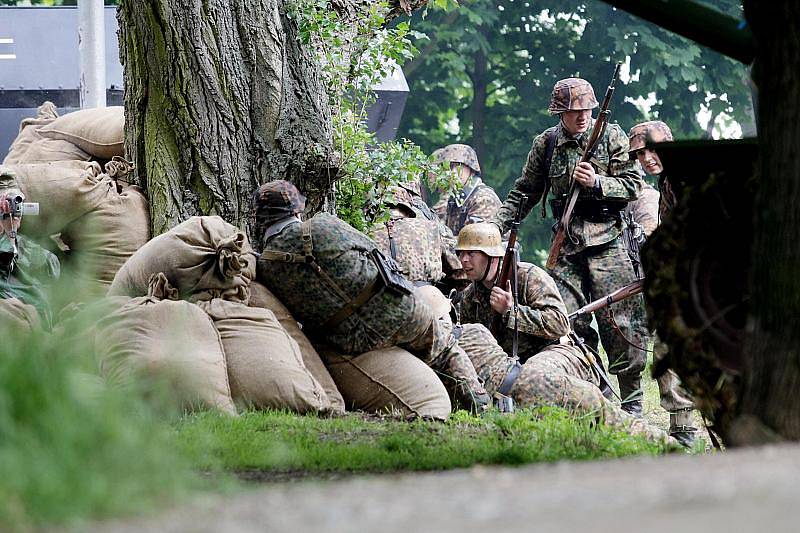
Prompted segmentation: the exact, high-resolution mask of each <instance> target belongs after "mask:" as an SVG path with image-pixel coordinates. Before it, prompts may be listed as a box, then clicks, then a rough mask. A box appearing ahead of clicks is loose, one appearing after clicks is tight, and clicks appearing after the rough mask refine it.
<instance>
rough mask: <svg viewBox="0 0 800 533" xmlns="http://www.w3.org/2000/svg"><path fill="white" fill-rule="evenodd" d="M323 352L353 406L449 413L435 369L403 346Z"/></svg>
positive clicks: (409, 413) (440, 416)
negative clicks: (352, 353)
mask: <svg viewBox="0 0 800 533" xmlns="http://www.w3.org/2000/svg"><path fill="white" fill-rule="evenodd" d="M321 355H322V358H323V360H324V361H325V363H326V365H327V367H328V371H330V374H331V377H333V380H334V381H335V382H336V386H337V387H338V388H339V391H340V392H341V393H342V396H343V397H344V401H345V405H347V407H348V408H350V409H359V410H363V411H368V412H372V413H400V414H402V415H403V416H404V417H406V418H416V417H424V418H429V419H435V420H446V419H447V417H448V416H449V415H450V410H451V405H450V397H449V396H448V395H447V390H446V389H445V388H444V385H443V384H442V382H441V380H440V379H439V378H438V376H437V375H436V373H435V372H434V371H433V370H432V369H431V368H430V367H428V366H427V365H426V364H425V363H423V362H422V361H420V360H419V359H418V358H417V357H414V356H413V355H412V354H410V353H409V352H407V351H405V350H403V349H402V348H397V347H392V348H385V349H382V350H373V351H371V352H367V353H365V354H362V355H359V356H356V357H349V356H341V355H337V354H334V353H331V352H327V351H323V352H322V353H321Z"/></svg>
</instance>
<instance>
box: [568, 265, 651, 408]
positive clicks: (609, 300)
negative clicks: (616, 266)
mask: <svg viewBox="0 0 800 533" xmlns="http://www.w3.org/2000/svg"><path fill="white" fill-rule="evenodd" d="M643 289H644V280H643V279H637V280H636V281H634V282H632V283H629V284H628V285H625V286H624V287H622V288H621V289H617V290H615V291H614V292H612V293H611V294H609V295H608V296H605V297H603V298H600V299H598V300H595V301H593V302H590V303H588V304H586V305H584V306H583V307H581V308H580V309H578V310H577V311H574V312H572V313H570V315H569V319H570V321H572V320H573V319H575V318H577V317H579V316H583V315H588V314H590V313H594V312H595V311H599V310H600V309H603V308H604V307H608V306H609V305H611V304H613V303H616V302H619V301H620V300H624V299H625V298H630V297H631V296H634V295H636V294H639V293H640V292H642V290H643ZM569 337H570V339H572V342H574V343H575V344H576V345H577V346H578V347H579V348H580V349H581V351H582V352H583V353H584V355H585V356H586V359H587V360H588V361H589V363H590V364H591V365H592V367H593V368H594V369H595V371H596V372H597V374H598V375H599V376H600V379H601V380H603V381H604V382H605V384H606V385H607V386H608V388H609V389H611V392H613V393H614V396H616V397H617V398H619V400H620V401H622V398H620V397H619V394H617V392H616V391H615V390H614V387H613V386H612V385H611V380H610V379H609V377H608V374H606V371H605V370H603V366H602V365H601V364H600V363H599V362H598V361H597V359H596V358H595V356H594V354H593V353H592V351H591V350H590V349H589V348H588V347H587V346H586V344H585V343H584V342H583V339H582V338H580V337H579V336H578V334H577V333H575V331H574V330H572V329H571V330H570V332H569Z"/></svg>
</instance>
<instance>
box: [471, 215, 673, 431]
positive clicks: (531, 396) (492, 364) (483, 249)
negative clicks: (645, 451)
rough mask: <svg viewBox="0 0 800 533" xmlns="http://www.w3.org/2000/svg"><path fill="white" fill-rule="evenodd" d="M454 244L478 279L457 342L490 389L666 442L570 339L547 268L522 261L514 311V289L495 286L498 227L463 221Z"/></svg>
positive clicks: (501, 249)
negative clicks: (497, 318) (614, 399)
mask: <svg viewBox="0 0 800 533" xmlns="http://www.w3.org/2000/svg"><path fill="white" fill-rule="evenodd" d="M456 249H457V250H458V255H459V258H460V259H461V263H462V265H463V267H464V273H465V274H466V275H467V277H468V278H469V279H470V280H471V281H472V284H471V285H469V286H468V287H467V288H466V289H465V290H464V294H463V297H462V300H461V305H460V307H461V313H460V318H461V321H462V322H463V323H464V325H463V330H462V333H461V337H460V338H459V345H460V346H461V347H462V348H463V349H464V350H465V351H466V352H467V354H468V355H469V357H470V359H471V360H472V363H473V365H474V366H475V369H476V370H477V371H478V375H479V377H480V378H481V379H482V380H483V382H484V384H485V386H486V390H487V392H488V393H489V394H492V395H495V397H498V398H501V399H502V398H503V397H511V398H512V399H513V400H514V402H516V403H517V404H518V405H520V406H522V407H536V406H543V405H550V406H558V407H564V408H566V409H570V410H574V411H578V412H579V413H580V414H587V413H591V414H592V415H594V416H596V417H597V418H598V420H599V421H600V422H602V423H604V424H607V425H610V426H613V427H618V428H621V429H623V430H625V431H628V432H630V433H633V434H636V435H643V436H645V437H648V438H651V439H654V440H658V441H661V442H664V441H666V440H667V439H666V435H665V434H664V432H663V431H661V430H659V429H657V428H654V427H651V426H650V425H648V424H646V423H645V422H644V421H643V420H640V419H636V418H634V417H631V416H630V415H628V414H627V413H625V412H623V411H622V410H621V409H620V408H619V407H617V406H615V405H614V404H612V403H611V402H610V401H608V400H607V399H606V398H605V397H604V396H603V394H602V392H601V390H600V385H601V380H600V375H599V373H598V372H597V370H596V369H595V368H594V367H593V366H592V365H591V363H590V362H589V361H588V359H587V358H586V356H585V354H584V353H583V352H582V351H581V350H580V349H579V348H578V347H576V346H573V345H572V343H571V342H570V341H569V340H568V339H566V338H565V336H566V335H568V334H569V332H570V329H569V320H568V319H567V312H566V308H565V307H564V302H563V300H562V299H561V296H560V295H559V293H558V288H557V287H556V284H555V282H554V281H553V279H552V278H551V277H550V276H549V275H548V274H547V272H545V271H544V270H542V269H541V268H539V267H537V266H535V265H531V264H529V263H522V262H520V263H519V264H518V267H517V269H516V270H517V276H516V282H517V299H518V305H517V306H516V307H517V308H516V312H514V305H513V304H514V300H513V296H512V292H511V287H506V288H505V289H501V288H500V287H494V286H493V285H494V279H495V277H496V276H497V272H498V270H499V269H500V268H501V258H502V257H503V255H504V251H505V250H504V247H503V245H502V242H501V238H500V231H499V230H498V229H497V226H495V225H494V224H489V223H479V224H472V225H470V226H466V227H464V228H463V229H462V230H461V233H459V234H458V244H457V245H456ZM493 313H498V314H500V315H501V316H502V317H503V321H502V325H503V330H502V331H501V332H500V333H499V334H498V335H497V338H494V337H493V336H492V333H491V332H490V331H489V330H488V329H487V327H488V326H489V325H490V324H491V322H492V315H493ZM515 329H517V330H518V354H519V358H518V359H517V358H514V357H509V356H508V355H507V354H509V353H511V354H512V355H513V351H514V348H513V345H514V330H515Z"/></svg>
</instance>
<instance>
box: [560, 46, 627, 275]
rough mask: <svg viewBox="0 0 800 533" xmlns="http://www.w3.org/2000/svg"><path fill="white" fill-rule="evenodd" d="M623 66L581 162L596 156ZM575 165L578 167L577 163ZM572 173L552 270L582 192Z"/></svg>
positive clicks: (615, 79)
mask: <svg viewBox="0 0 800 533" xmlns="http://www.w3.org/2000/svg"><path fill="white" fill-rule="evenodd" d="M621 66H622V63H621V62H619V61H618V62H617V65H616V67H615V68H614V75H613V76H611V83H610V84H609V86H608V88H607V89H606V94H605V97H604V98H603V104H602V105H601V106H600V113H599V114H598V116H597V120H595V122H594V127H592V133H591V134H590V135H589V142H587V143H586V148H585V149H584V150H583V155H581V160H580V162H579V163H587V162H588V161H589V160H590V159H591V158H592V156H594V151H595V149H596V148H597V143H598V141H599V140H600V138H601V137H602V136H603V133H604V132H605V130H606V125H607V124H608V117H609V115H610V114H611V111H609V109H608V106H609V105H610V104H611V97H612V96H613V95H614V84H615V83H616V82H617V77H618V76H619V69H620V67H621ZM575 166H576V167H577V165H575ZM572 174H573V175H572V176H570V186H569V194H568V197H569V201H568V202H567V204H566V205H565V206H564V212H563V213H562V215H561V218H560V219H559V220H558V223H557V225H556V233H555V235H554V236H553V242H552V243H551V245H550V253H549V254H547V263H545V266H546V267H547V268H548V269H550V270H552V269H553V268H555V266H556V262H557V261H558V255H559V254H560V253H561V248H562V247H563V246H564V239H565V238H566V237H567V232H568V231H569V223H570V221H571V220H572V212H573V211H574V209H575V204H576V203H577V202H578V196H580V193H581V189H580V187H579V186H578V184H577V183H576V182H575V169H573V170H572Z"/></svg>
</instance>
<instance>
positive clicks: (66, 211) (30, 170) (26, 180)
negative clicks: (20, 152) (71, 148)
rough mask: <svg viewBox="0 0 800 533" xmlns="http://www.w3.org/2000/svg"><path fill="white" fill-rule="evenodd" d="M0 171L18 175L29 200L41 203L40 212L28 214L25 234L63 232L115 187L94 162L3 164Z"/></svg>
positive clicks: (99, 202)
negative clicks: (32, 214) (34, 214)
mask: <svg viewBox="0 0 800 533" xmlns="http://www.w3.org/2000/svg"><path fill="white" fill-rule="evenodd" d="M0 171H2V172H4V173H11V174H13V175H14V176H15V179H16V181H17V183H18V184H19V187H20V189H22V192H23V193H24V194H25V199H26V201H28V202H38V203H39V215H38V216H27V217H25V219H24V221H23V226H22V228H23V229H22V231H23V232H24V233H25V234H27V235H30V236H32V237H36V238H46V237H48V236H50V235H52V234H54V233H60V232H61V231H62V230H63V229H64V228H66V227H67V225H69V224H70V223H71V222H73V221H75V220H77V219H79V218H80V217H82V216H84V215H85V214H87V213H89V212H90V211H93V210H95V209H97V208H98V207H99V206H101V205H102V204H103V203H104V202H105V201H106V198H107V197H108V195H109V194H110V193H111V192H112V191H114V190H116V184H115V183H114V182H113V180H111V179H110V178H108V177H104V176H102V175H101V169H100V165H98V164H97V163H94V162H82V161H63V162H60V163H40V164H19V165H4V166H3V167H2V168H1V169H0Z"/></svg>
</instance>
